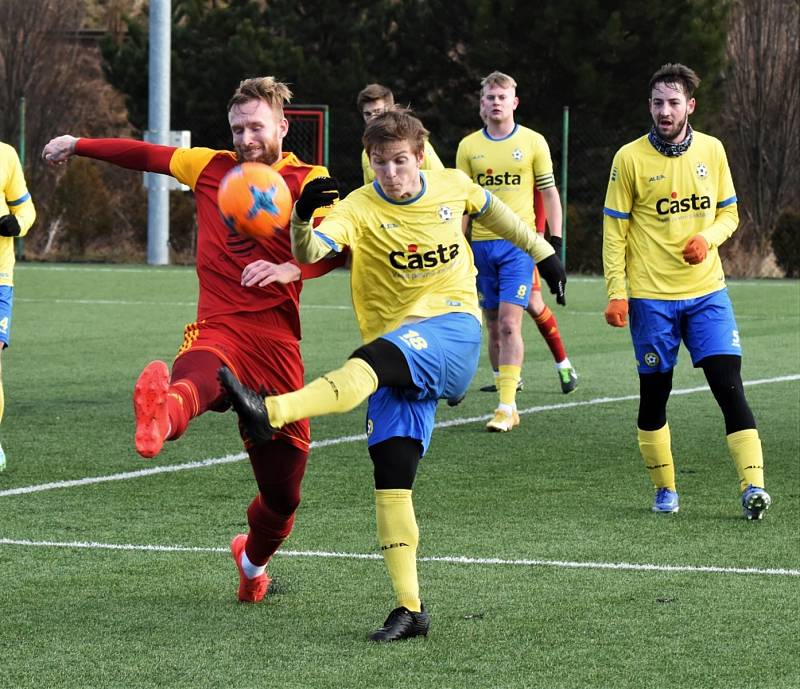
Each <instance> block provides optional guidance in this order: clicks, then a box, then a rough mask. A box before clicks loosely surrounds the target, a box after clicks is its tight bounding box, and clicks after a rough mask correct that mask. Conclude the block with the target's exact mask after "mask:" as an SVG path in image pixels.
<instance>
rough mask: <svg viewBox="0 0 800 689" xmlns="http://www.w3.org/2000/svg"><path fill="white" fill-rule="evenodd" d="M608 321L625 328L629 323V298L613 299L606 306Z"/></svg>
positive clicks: (617, 326) (616, 326)
mask: <svg viewBox="0 0 800 689" xmlns="http://www.w3.org/2000/svg"><path fill="white" fill-rule="evenodd" d="M604 315H605V317H606V323H608V324H609V325H613V326H614V327H615V328H624V327H625V326H626V325H628V300H627V299H611V300H610V301H609V302H608V306H606V311H605V314H604Z"/></svg>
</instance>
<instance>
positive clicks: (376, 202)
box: [315, 169, 490, 342]
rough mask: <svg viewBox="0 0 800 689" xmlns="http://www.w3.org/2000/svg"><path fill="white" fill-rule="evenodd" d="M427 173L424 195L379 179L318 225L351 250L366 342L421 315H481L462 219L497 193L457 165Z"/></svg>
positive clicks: (337, 246)
mask: <svg viewBox="0 0 800 689" xmlns="http://www.w3.org/2000/svg"><path fill="white" fill-rule="evenodd" d="M420 176H421V181H422V189H421V190H420V192H419V193H418V194H417V195H416V196H414V197H413V198H410V199H405V200H403V201H395V200H393V199H390V198H389V197H388V196H386V195H385V194H384V193H383V190H382V189H381V187H380V185H379V184H378V183H377V182H373V183H371V184H366V185H364V186H363V187H361V188H359V189H356V190H355V191H354V192H352V193H350V194H349V195H348V196H347V197H345V198H344V199H343V200H342V201H340V202H339V203H338V204H336V205H335V206H334V207H333V209H332V210H331V212H330V214H329V215H328V217H327V218H325V219H324V220H323V221H322V222H321V223H320V224H319V226H318V227H317V228H316V230H315V231H316V233H317V235H319V236H320V237H321V238H322V239H323V240H324V241H325V242H326V243H327V244H328V245H329V246H330V247H331V248H332V249H334V250H335V251H341V250H342V249H343V248H344V247H345V246H347V247H350V252H351V255H352V267H351V273H350V283H351V291H352V299H353V310H354V311H355V315H356V320H357V322H358V326H359V328H360V330H361V336H362V338H363V340H364V342H371V341H372V340H374V339H375V338H377V337H380V336H381V335H383V334H384V333H387V332H391V331H392V330H395V329H396V328H398V327H400V326H401V325H402V324H403V323H404V322H406V321H408V320H410V319H414V318H430V317H432V316H438V315H440V314H444V313H452V312H462V313H471V314H472V315H474V316H475V318H477V319H478V320H480V318H481V311H480V308H479V307H478V295H477V292H476V289H475V275H476V270H475V264H474V262H473V258H472V250H471V249H470V247H469V244H468V243H467V241H466V238H465V237H464V233H463V232H462V231H461V217H462V215H463V214H464V213H465V212H466V213H469V214H480V213H482V212H483V211H485V210H486V209H487V208H488V206H489V203H490V196H489V195H488V194H487V193H486V191H485V190H484V189H482V188H481V187H480V186H478V185H477V184H475V183H473V182H472V181H471V180H470V179H469V178H468V177H467V176H466V175H464V174H463V173H462V172H460V171H458V170H448V169H444V170H428V171H426V172H422V173H420Z"/></svg>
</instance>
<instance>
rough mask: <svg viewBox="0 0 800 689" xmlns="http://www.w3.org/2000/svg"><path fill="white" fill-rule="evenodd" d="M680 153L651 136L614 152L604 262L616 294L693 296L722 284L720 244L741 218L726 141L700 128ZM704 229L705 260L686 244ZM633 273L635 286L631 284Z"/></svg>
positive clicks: (613, 295) (609, 284) (608, 281)
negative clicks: (664, 149) (691, 256)
mask: <svg viewBox="0 0 800 689" xmlns="http://www.w3.org/2000/svg"><path fill="white" fill-rule="evenodd" d="M692 136H693V138H692V143H691V145H690V146H689V148H688V149H687V150H686V152H685V153H683V154H682V155H679V156H673V157H671V156H666V155H663V154H662V153H659V152H658V151H657V150H656V149H655V148H654V147H653V145H652V144H651V143H650V141H649V140H648V136H647V135H645V136H643V137H640V138H639V139H636V141H633V142H631V143H629V144H627V145H625V146H623V147H622V148H621V149H620V150H619V151H618V152H617V154H616V155H615V156H614V162H613V164H612V166H611V175H610V177H609V181H608V190H607V193H606V200H605V206H604V208H603V267H604V272H605V279H606V290H607V292H608V297H609V299H624V298H626V297H627V296H628V291H629V292H630V296H632V297H640V298H644V299H691V298H694V297H699V296H703V295H705V294H709V293H711V292H715V291H717V290H719V289H722V288H723V287H724V286H725V275H724V273H723V270H722V262H721V261H720V258H719V252H718V250H717V249H718V247H719V245H720V244H722V242H724V241H725V240H726V239H727V238H728V237H730V236H731V234H733V232H734V231H735V230H736V227H737V225H738V223H739V213H738V211H737V207H736V191H735V189H734V187H733V179H732V178H731V171H730V168H729V167H728V159H727V157H726V156H725V149H724V148H723V147H722V143H721V142H720V141H719V140H718V139H715V138H714V137H712V136H708V135H706V134H702V133H700V132H697V131H694V132H693V134H692ZM696 234H701V235H702V236H703V237H704V238H705V239H706V241H707V242H708V255H707V256H706V259H705V260H704V261H703V262H702V263H699V264H697V265H689V264H688V263H686V261H685V260H684V259H683V248H684V246H686V243H687V242H688V241H689V239H690V238H691V237H693V236H694V235H696ZM626 280H627V286H626Z"/></svg>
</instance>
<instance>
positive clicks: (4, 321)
mask: <svg viewBox="0 0 800 689" xmlns="http://www.w3.org/2000/svg"><path fill="white" fill-rule="evenodd" d="M13 307H14V288H13V287H12V286H11V285H0V342H2V343H3V349H5V348H6V347H8V345H9V344H11V310H12V308H13Z"/></svg>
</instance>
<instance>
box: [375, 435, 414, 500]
mask: <svg viewBox="0 0 800 689" xmlns="http://www.w3.org/2000/svg"><path fill="white" fill-rule="evenodd" d="M369 456H370V459H372V465H373V469H374V476H375V488H376V489H377V490H392V489H394V490H398V489H399V490H411V488H412V486H413V485H414V477H415V476H416V475H417V467H418V466H419V460H420V459H421V458H422V445H421V443H420V442H419V440H416V439H415V438H405V437H395V438H389V439H387V440H384V441H382V442H380V443H376V444H375V445H372V446H370V448H369Z"/></svg>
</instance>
